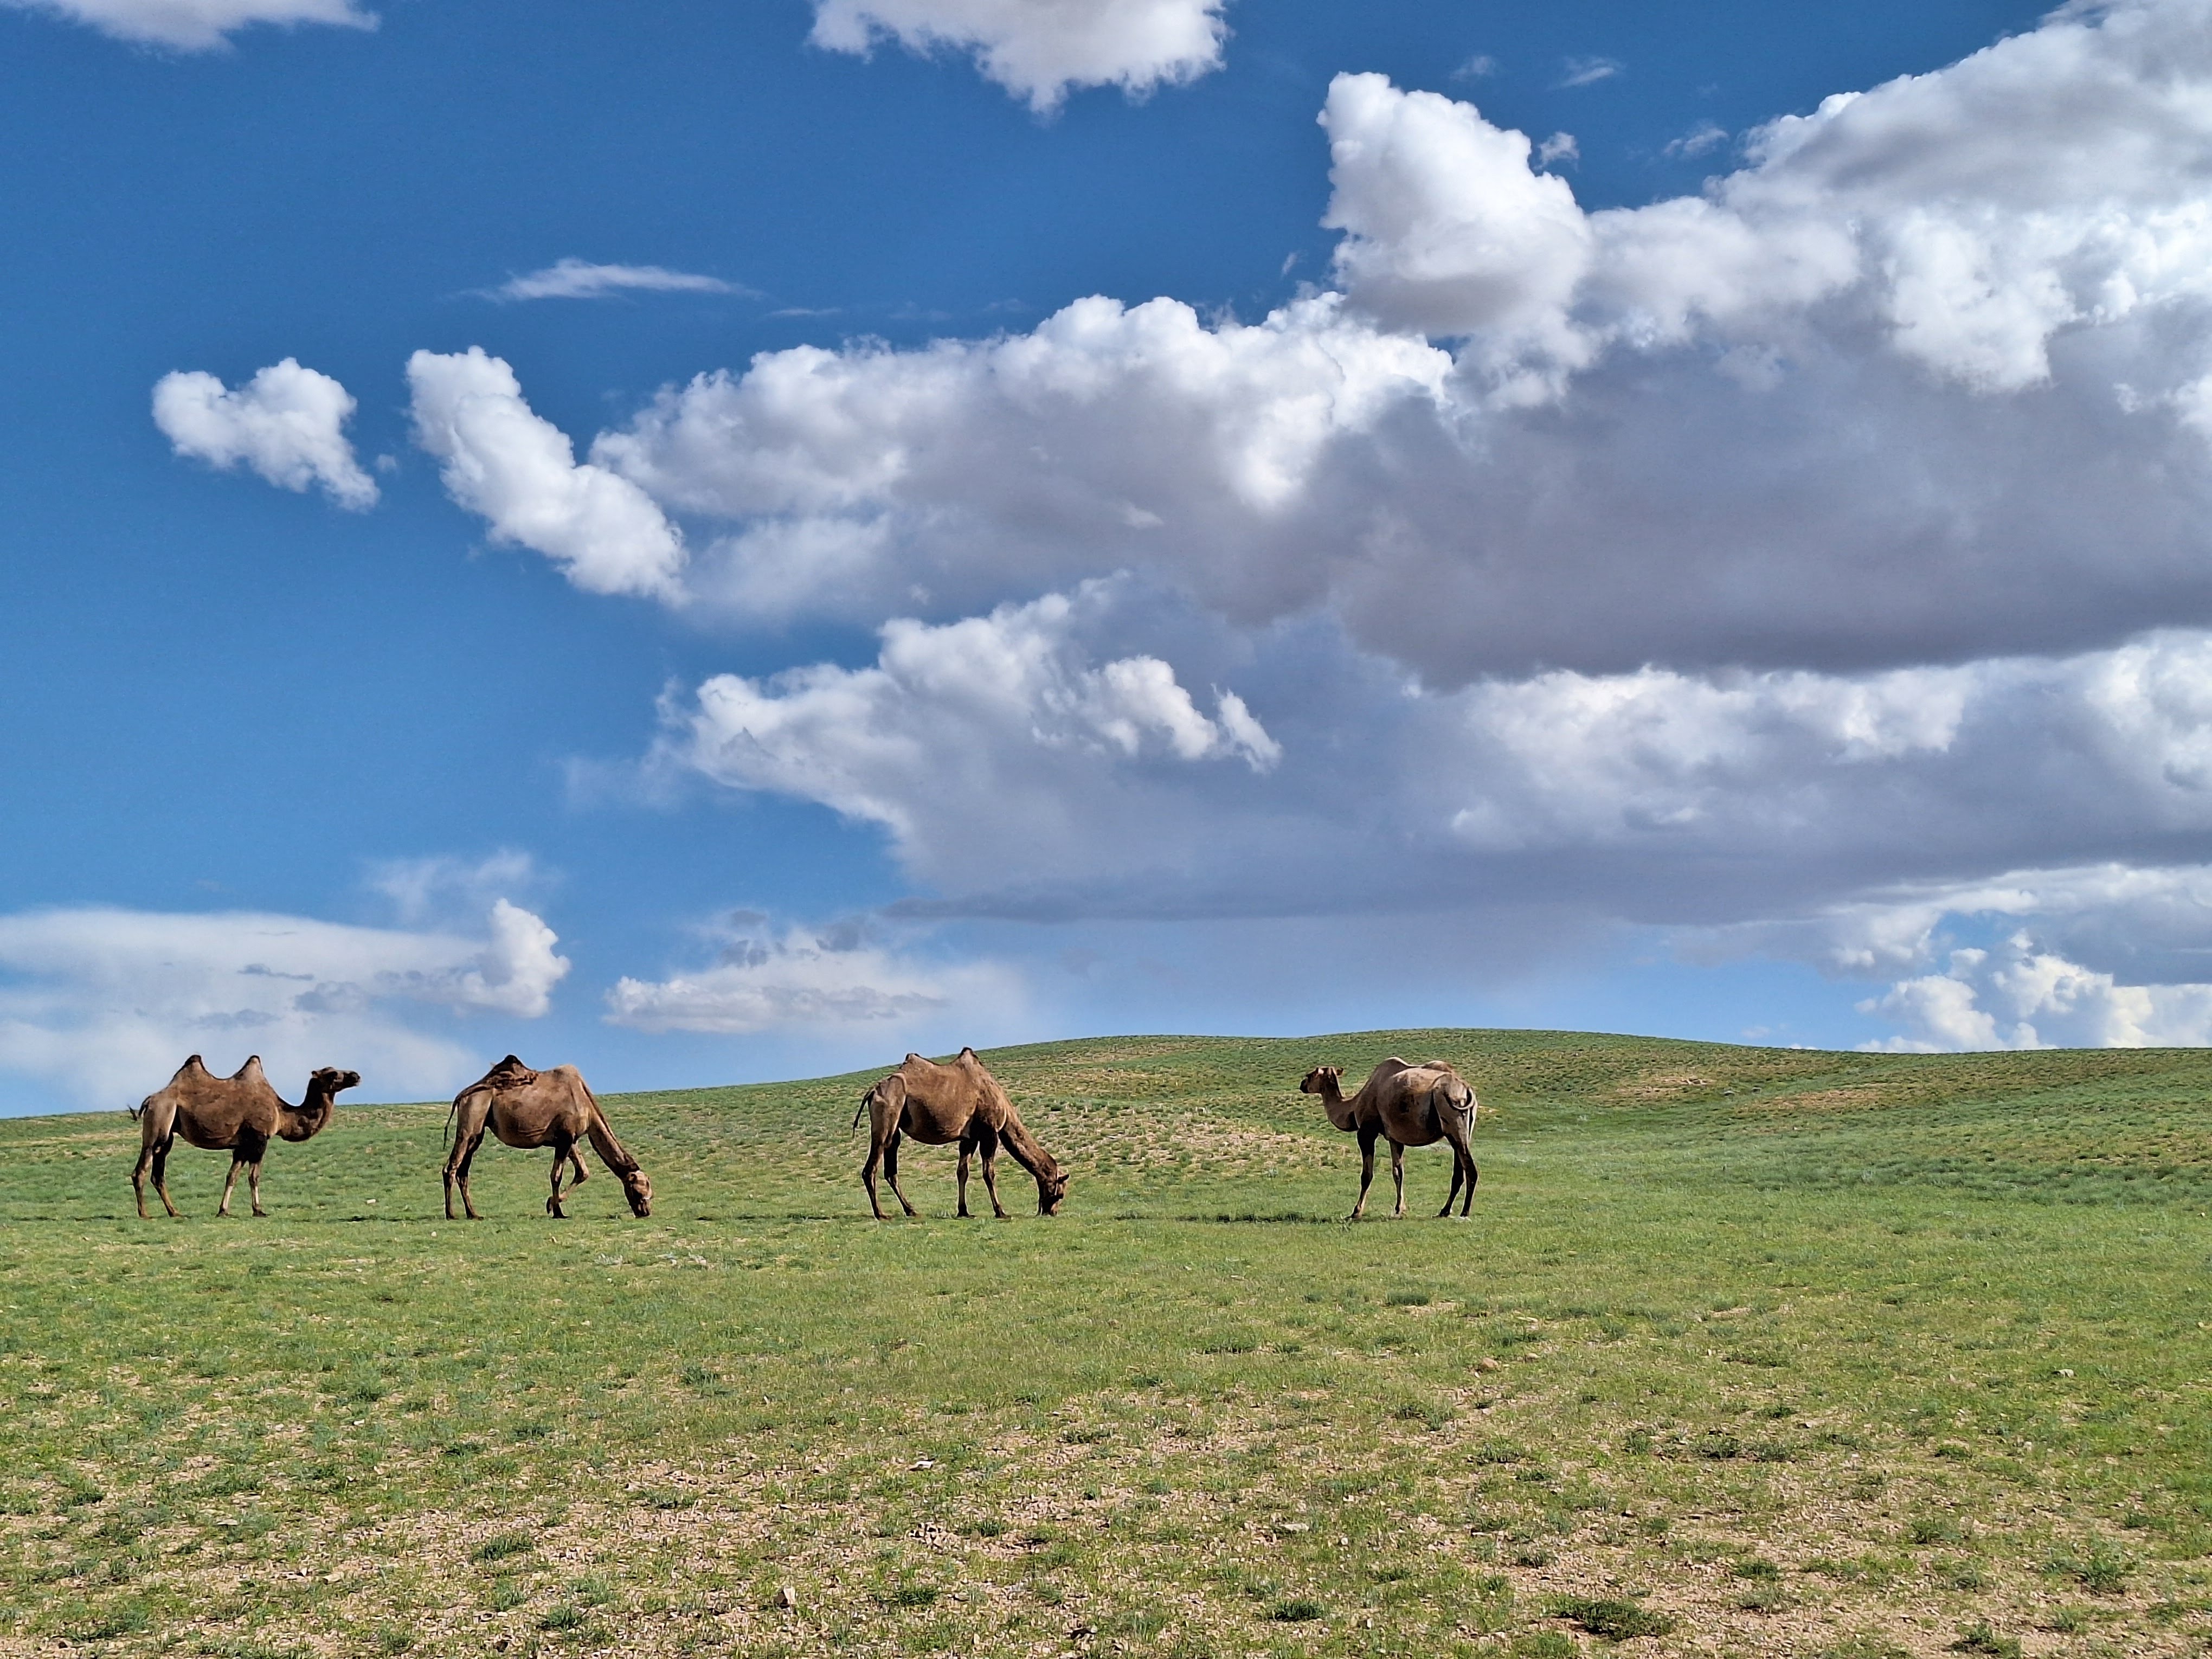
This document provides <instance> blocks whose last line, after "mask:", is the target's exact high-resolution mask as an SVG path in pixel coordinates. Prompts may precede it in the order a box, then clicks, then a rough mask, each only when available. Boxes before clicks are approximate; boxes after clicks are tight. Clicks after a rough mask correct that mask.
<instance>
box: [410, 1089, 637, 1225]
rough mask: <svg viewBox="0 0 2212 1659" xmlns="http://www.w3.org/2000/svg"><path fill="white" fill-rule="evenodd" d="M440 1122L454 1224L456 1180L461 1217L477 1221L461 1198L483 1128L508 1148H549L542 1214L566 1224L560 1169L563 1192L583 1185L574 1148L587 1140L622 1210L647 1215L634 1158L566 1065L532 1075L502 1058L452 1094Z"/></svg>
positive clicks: (466, 1199)
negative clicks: (613, 1178)
mask: <svg viewBox="0 0 2212 1659" xmlns="http://www.w3.org/2000/svg"><path fill="white" fill-rule="evenodd" d="M446 1117H447V1122H448V1123H449V1124H451V1125H452V1126H453V1150H452V1151H451V1152H448V1153H447V1155H446V1219H447V1220H448V1221H454V1220H458V1219H459V1217H457V1216H455V1215H454V1213H453V1188H454V1185H455V1183H457V1182H458V1183H459V1186H460V1189H461V1207H462V1208H463V1209H465V1210H466V1211H467V1212H468V1216H469V1219H470V1220H471V1221H475V1220H478V1219H480V1218H479V1217H478V1216H477V1206H475V1205H474V1204H473V1203H471V1202H470V1200H469V1165H470V1164H471V1163H473V1162H474V1161H475V1159H476V1155H477V1147H479V1146H482V1145H483V1138H484V1130H485V1129H486V1128H487V1127H489V1129H490V1130H491V1132H492V1133H494V1134H495V1135H497V1136H498V1137H499V1138H500V1139H501V1140H503V1141H505V1142H506V1143H507V1145H508V1146H520V1147H522V1148H524V1149H525V1150H527V1149H528V1148H530V1147H532V1146H550V1147H551V1148H552V1149H553V1194H552V1196H551V1197H550V1198H548V1199H547V1200H545V1213H546V1214H548V1215H550V1216H554V1217H556V1218H564V1219H565V1218H566V1217H567V1215H568V1212H567V1211H565V1210H563V1209H562V1207H561V1196H562V1188H561V1167H562V1164H568V1165H570V1166H572V1167H573V1168H574V1170H575V1171H576V1178H575V1179H574V1181H572V1182H569V1183H568V1189H569V1190H570V1191H574V1189H575V1188H578V1187H580V1186H582V1185H583V1184H584V1182H585V1180H586V1177H587V1176H588V1175H589V1173H590V1172H589V1171H588V1170H586V1169H585V1168H584V1160H583V1158H582V1156H581V1155H580V1154H579V1153H578V1152H577V1151H576V1143H577V1142H578V1141H580V1140H583V1139H587V1138H588V1139H590V1141H591V1143H592V1146H593V1147H594V1148H596V1149H597V1151H598V1152H599V1157H600V1158H602V1159H604V1160H605V1163H606V1166H607V1168H609V1169H610V1170H613V1171H614V1172H615V1174H616V1175H617V1176H619V1177H620V1178H621V1180H622V1184H623V1194H624V1195H625V1196H626V1197H628V1198H629V1207H630V1208H631V1209H632V1210H633V1211H635V1212H636V1213H637V1214H639V1215H651V1214H652V1213H653V1182H651V1181H649V1180H647V1178H646V1174H645V1171H644V1170H641V1169H639V1168H638V1167H637V1160H636V1159H635V1158H632V1157H631V1156H630V1155H629V1153H628V1152H624V1151H623V1146H622V1142H620V1141H619V1140H617V1139H615V1132H614V1131H613V1130H612V1129H610V1128H609V1127H607V1115H606V1114H605V1112H603V1111H601V1110H600V1109H599V1101H598V1099H597V1098H596V1097H594V1096H593V1095H592V1091H591V1089H590V1087H589V1086H588V1085H586V1083H585V1082H584V1078H583V1074H582V1073H580V1072H579V1071H577V1069H576V1068H575V1067H574V1066H554V1067H553V1068H552V1069H551V1070H550V1071H545V1072H533V1071H532V1070H531V1069H530V1067H528V1066H525V1065H524V1064H523V1063H522V1062H521V1061H520V1060H517V1059H516V1058H515V1057H514V1056H513V1054H509V1055H508V1056H507V1058H506V1059H505V1060H501V1061H500V1063H499V1064H498V1065H496V1066H493V1067H492V1068H491V1070H489V1072H486V1073H484V1074H483V1076H482V1077H480V1078H478V1079H477V1080H476V1081H475V1082H474V1083H471V1085H469V1086H468V1087H467V1088H465V1089H464V1090H462V1091H460V1093H459V1094H457V1095H455V1096H454V1097H453V1109H452V1110H451V1111H450V1112H448V1113H447V1115H446Z"/></svg>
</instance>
